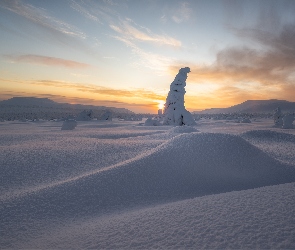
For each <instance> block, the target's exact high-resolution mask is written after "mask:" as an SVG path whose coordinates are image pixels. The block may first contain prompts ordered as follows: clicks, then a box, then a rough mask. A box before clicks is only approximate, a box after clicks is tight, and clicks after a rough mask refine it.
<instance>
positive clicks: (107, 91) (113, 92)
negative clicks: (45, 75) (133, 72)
mask: <svg viewBox="0 0 295 250" xmlns="http://www.w3.org/2000/svg"><path fill="white" fill-rule="evenodd" d="M30 84H33V85H41V86H52V87H58V88H63V89H67V88H68V89H76V90H78V91H80V92H89V93H95V94H99V95H105V96H112V97H120V98H123V97H126V98H138V99H150V100H162V99H163V98H164V97H163V96H162V95H158V94H156V93H155V92H153V91H149V90H146V89H133V90H124V89H113V88H106V87H103V86H97V85H92V84H81V83H73V82H66V81H53V80H35V81H30Z"/></svg>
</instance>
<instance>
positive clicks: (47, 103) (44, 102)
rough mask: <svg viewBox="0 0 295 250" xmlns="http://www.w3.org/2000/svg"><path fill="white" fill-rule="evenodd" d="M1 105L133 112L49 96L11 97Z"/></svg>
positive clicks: (0, 103)
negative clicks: (59, 100) (57, 99)
mask: <svg viewBox="0 0 295 250" xmlns="http://www.w3.org/2000/svg"><path fill="white" fill-rule="evenodd" d="M1 106H6V107H7V106H22V107H44V108H50V107H53V108H74V109H79V110H80V109H81V110H83V109H94V110H106V109H108V110H111V111H113V112H117V113H126V114H134V112H132V111H130V110H128V109H126V108H115V107H107V106H95V105H84V104H70V103H59V102H55V101H53V100H51V99H49V98H39V97H12V98H10V99H8V100H3V101H0V107H1Z"/></svg>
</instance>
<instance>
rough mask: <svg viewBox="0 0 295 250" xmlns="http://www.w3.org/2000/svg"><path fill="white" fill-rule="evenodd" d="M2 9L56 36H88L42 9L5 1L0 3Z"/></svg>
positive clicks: (19, 2) (15, 1)
mask: <svg viewBox="0 0 295 250" xmlns="http://www.w3.org/2000/svg"><path fill="white" fill-rule="evenodd" d="M0 7H2V8H4V9H6V10H9V11H11V12H14V13H15V14H17V15H19V16H22V17H24V18H25V19H27V20H29V21H31V22H33V23H34V24H36V25H38V26H40V27H42V28H43V29H45V30H47V31H49V32H50V33H52V34H54V35H55V36H58V35H60V34H63V35H68V36H72V37H78V38H82V39H85V38H86V35H85V34H84V33H83V32H82V31H79V30H78V29H77V28H76V27H74V26H72V25H70V24H68V23H66V22H64V21H62V20H59V19H57V18H55V17H52V16H50V15H48V14H47V13H46V11H45V10H44V9H42V8H37V7H35V6H32V5H30V4H25V3H22V2H21V1H18V0H3V1H1V2H0Z"/></svg>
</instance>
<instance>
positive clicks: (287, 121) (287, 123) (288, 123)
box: [282, 114, 295, 128]
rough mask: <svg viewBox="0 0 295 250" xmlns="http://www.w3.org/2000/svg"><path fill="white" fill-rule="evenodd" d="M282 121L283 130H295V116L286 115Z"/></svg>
mask: <svg viewBox="0 0 295 250" xmlns="http://www.w3.org/2000/svg"><path fill="white" fill-rule="evenodd" d="M282 120H283V126H282V128H293V121H294V120H295V116H294V114H286V115H285V116H284V117H283V119H282Z"/></svg>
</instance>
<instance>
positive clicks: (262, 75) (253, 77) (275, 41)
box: [170, 24, 295, 86]
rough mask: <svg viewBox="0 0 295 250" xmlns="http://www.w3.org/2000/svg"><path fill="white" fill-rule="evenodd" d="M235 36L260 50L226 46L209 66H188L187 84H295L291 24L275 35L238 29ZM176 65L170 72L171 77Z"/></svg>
mask: <svg viewBox="0 0 295 250" xmlns="http://www.w3.org/2000/svg"><path fill="white" fill-rule="evenodd" d="M235 33H236V34H237V35H238V36H239V37H241V38H243V39H245V38H247V39H251V40H253V41H255V42H257V43H259V46H257V47H260V49H255V48H250V47H246V46H244V47H229V48H225V49H223V50H221V51H219V52H218V53H217V55H216V60H215V62H214V63H213V64H211V65H191V73H190V77H189V78H190V81H193V82H215V83H219V84H225V83H226V84H231V85H233V84H238V83H240V84H245V83H247V82H256V83H259V84H260V85H261V86H283V85H290V84H291V85H294V84H295V74H294V72H295V24H288V25H284V26H283V27H282V29H281V30H280V31H279V32H278V33H277V34H273V33H269V32H264V31H262V30H258V29H239V30H236V31H235ZM178 68H179V67H178V66H172V67H171V68H170V69H171V70H172V72H173V74H174V73H175V72H176V71H177V70H178Z"/></svg>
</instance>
